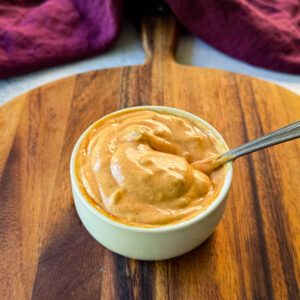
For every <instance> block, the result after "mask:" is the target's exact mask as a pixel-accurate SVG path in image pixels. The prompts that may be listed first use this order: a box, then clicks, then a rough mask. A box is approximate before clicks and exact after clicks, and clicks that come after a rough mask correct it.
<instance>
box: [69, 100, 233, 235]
mask: <svg viewBox="0 0 300 300" xmlns="http://www.w3.org/2000/svg"><path fill="white" fill-rule="evenodd" d="M131 110H133V111H138V110H153V111H157V112H162V113H163V112H169V113H171V114H174V115H177V116H183V117H187V118H188V119H189V120H191V121H192V120H193V121H194V122H195V121H197V122H200V123H201V124H202V125H204V126H205V127H207V128H208V129H209V130H211V131H212V132H213V133H214V135H215V136H216V137H217V138H218V140H219V141H220V142H221V143H222V144H223V145H224V146H225V148H226V149H227V150H229V148H228V146H227V144H226V142H225V140H224V139H223V137H222V136H221V134H220V133H219V132H218V131H217V130H216V129H215V128H214V127H213V126H212V125H210V124H209V123H207V122H206V121H205V120H203V119H202V118H200V117H198V116H196V115H194V114H192V113H190V112H187V111H184V110H181V109H178V108H174V107H168V106H158V105H145V106H133V107H128V108H123V109H119V110H116V111H114V112H111V113H109V114H107V115H104V116H103V117H101V118H99V119H98V120H96V121H95V122H93V123H92V124H91V125H90V126H89V127H88V128H87V129H86V130H85V131H84V132H83V133H82V134H81V136H80V137H79V138H78V140H77V142H76V144H75V146H74V148H73V151H72V155H71V160H70V175H71V183H72V187H73V188H74V189H75V190H76V193H77V195H78V196H79V198H80V201H81V202H82V203H83V204H84V206H85V207H86V208H87V209H88V210H89V211H90V212H92V213H93V214H94V215H95V216H96V217H98V218H100V219H101V220H102V221H104V222H107V223H109V224H110V225H113V226H115V227H118V228H120V229H124V230H127V231H134V232H143V233H148V234H149V233H159V232H171V231H175V230H179V229H183V228H186V227H188V226H191V225H193V224H194V223H197V222H199V221H201V220H202V219H204V218H205V217H207V216H208V215H210V214H212V213H213V212H214V211H215V210H216V209H217V208H218V206H219V205H220V204H221V203H222V202H223V201H224V200H225V199H226V196H227V194H228V191H229V189H230V186H231V182H232V174H233V167H232V162H228V163H226V165H227V173H226V176H225V180H224V184H223V186H222V188H221V191H220V193H219V194H218V196H217V198H216V199H215V200H214V201H213V202H212V203H211V204H210V205H209V206H208V207H207V208H206V209H205V210H204V211H202V212H200V213H199V214H197V215H196V216H194V217H192V218H191V219H188V220H186V221H183V222H180V223H176V224H171V225H163V226H161V227H138V226H135V225H127V224H124V223H121V222H118V221H115V220H113V219H110V218H109V217H107V216H105V215H104V214H102V213H101V212H100V211H98V210H97V209H96V208H95V207H93V206H92V204H90V203H89V202H88V201H87V199H85V196H84V195H83V194H82V192H81V191H80V188H79V185H78V181H77V179H76V174H75V158H76V155H77V151H78V148H79V145H80V144H81V141H82V140H83V138H84V137H85V135H86V134H87V133H88V132H89V130H90V129H91V128H92V127H93V126H94V124H95V123H97V122H99V121H100V120H103V119H106V118H109V117H111V116H113V115H118V114H120V113H123V112H125V111H131Z"/></svg>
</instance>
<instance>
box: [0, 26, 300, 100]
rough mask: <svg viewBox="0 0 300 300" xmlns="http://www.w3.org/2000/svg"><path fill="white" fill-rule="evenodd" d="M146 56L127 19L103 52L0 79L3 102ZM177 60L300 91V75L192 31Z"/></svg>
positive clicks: (181, 44)
mask: <svg viewBox="0 0 300 300" xmlns="http://www.w3.org/2000/svg"><path fill="white" fill-rule="evenodd" d="M144 59H145V55H144V51H143V48H142V44H141V40H140V36H139V32H138V30H137V29H136V28H135V27H134V25H133V24H132V23H130V22H128V21H127V22H125V26H124V28H123V31H122V34H121V36H120V38H119V40H118V41H117V43H116V44H115V45H114V46H113V47H112V48H111V49H110V50H109V51H107V52H106V53H104V54H102V55H99V56H96V57H93V58H90V59H86V60H82V61H79V62H76V63H71V64H66V65H63V66H59V67H54V68H49V69H45V70H41V71H38V72H34V73H30V74H26V75H23V76H17V77H12V78H9V79H4V80H0V105H1V104H4V103H5V102H7V101H9V100H10V99H12V98H14V97H16V96H17V95H20V94H22V93H24V92H26V91H28V90H31V89H33V88H36V87H38V86H40V85H42V84H45V83H47V82H51V81H54V80H57V79H59V78H63V77H66V76H70V75H73V74H78V73H82V72H86V71H91V70H97V69H104V68H111V67H117V66H125V65H136V64H140V63H142V62H143V61H144ZM176 60H177V61H178V62H179V63H181V64H186V65H193V66H198V67H207V68H214V69H222V70H227V71H234V72H237V73H242V74H247V75H250V76H253V77H258V78H262V79H265V80H268V81H272V82H275V83H277V84H279V85H281V86H283V87H285V88H287V89H289V90H291V91H293V92H295V93H297V94H298V95H300V76H298V75H289V74H284V73H279V72H272V71H268V70H265V69H262V68H257V67H253V66H251V65H248V64H246V63H243V62H241V61H238V60H236V59H233V58H231V57H229V56H227V55H224V54H222V53H221V52H219V51H217V50H215V49H214V48H212V47H210V46H208V45H207V44H205V43H204V42H203V41H201V40H199V39H198V38H195V37H193V36H192V35H190V34H188V33H182V35H181V37H180V40H179V44H178V48H177V53H176Z"/></svg>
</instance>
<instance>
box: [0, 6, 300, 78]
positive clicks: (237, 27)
mask: <svg viewBox="0 0 300 300" xmlns="http://www.w3.org/2000/svg"><path fill="white" fill-rule="evenodd" d="M165 1H166V2H167V3H168V4H169V6H170V8H171V10H172V11H173V13H174V14H175V16H176V17H177V19H178V20H179V22H180V23H181V24H182V25H183V26H185V27H186V28H187V29H188V30H189V31H191V32H192V33H193V34H195V35H196V36H197V37H199V38H201V39H202V40H203V41H205V42H207V43H208V44H210V45H211V46H213V47H215V48H216V49H218V50H220V51H222V52H224V53H226V54H228V55H230V56H232V57H234V58H237V59H240V60H242V61H244V62H247V63H249V64H253V65H255V66H259V67H263V68H267V69H271V70H275V71H281V72H287V73H294V74H300V1H299V0H274V1H270V0H217V1H207V0H165ZM125 4H126V3H125ZM125 4H123V1H122V0H84V1H83V0H47V1H41V0H15V1H9V0H0V78H7V77H10V76H14V75H19V74H24V73H26V72H32V71H35V70H39V69H42V68H46V67H50V66H54V65H59V64H65V63H68V62H72V61H76V60H79V59H83V58H87V57H91V56H94V55H97V54H99V53H101V52H103V51H105V50H107V49H108V48H109V47H110V46H111V45H112V43H113V42H114V41H115V40H116V39H117V37H118V35H119V33H120V31H121V27H122V18H123V16H122V12H123V7H122V6H123V5H125Z"/></svg>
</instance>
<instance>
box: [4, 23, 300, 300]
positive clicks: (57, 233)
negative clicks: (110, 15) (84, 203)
mask: <svg viewBox="0 0 300 300" xmlns="http://www.w3.org/2000/svg"><path fill="white" fill-rule="evenodd" d="M142 29H143V30H142V33H143V43H144V48H145V52H146V56H147V60H146V62H145V63H144V64H142V65H139V66H129V67H122V68H113V69H106V70H99V71H93V72H88V73H84V74H79V75H75V76H71V77H68V78H65V79H62V80H59V81H56V82H53V83H50V84H47V85H45V86H42V87H40V88H37V89H35V90H32V91H29V92H28V93H25V94H23V95H21V96H20V97H17V98H16V99H14V100H12V101H10V102H9V103H7V104H5V105H4V106H2V107H1V108H0V129H1V130H0V144H1V147H0V174H1V181H0V299H30V298H32V299H100V298H101V299H154V298H155V299H169V298H170V299H288V298H289V299H296V298H297V297H298V296H299V278H300V274H299V270H300V266H299V256H300V251H299V234H300V231H299V199H300V142H299V140H297V141H291V142H288V143H285V144H281V145H278V146H275V147H273V148H269V149H267V150H263V151H260V152H257V153H254V154H252V155H249V156H247V157H243V158H240V159H238V160H237V161H236V162H235V163H234V178H233V184H232V189H231V192H230V195H229V199H228V200H229V201H228V206H227V208H226V213H225V215H224V217H223V219H222V222H221V223H220V225H219V226H218V228H217V230H216V231H215V233H214V234H213V235H212V236H211V237H210V238H209V239H208V240H207V241H206V242H205V243H204V244H203V245H201V246H200V247H198V248H197V249H195V250H194V251H192V252H190V253H188V254H186V255H184V256H181V257H178V258H175V259H171V260H168V261H158V262H143V261H136V260H132V259H127V258H124V257H122V256H119V255H117V254H114V253H112V252H110V251H109V250H107V249H105V248H104V247H102V246H101V245H100V244H98V243H97V242H96V241H95V240H94V239H93V238H92V237H91V236H90V235H89V234H88V233H87V231H86V230H85V228H84V227H83V225H82V224H81V222H80V220H79V218H78V216H77V214H76V211H75V207H74V203H73V199H72V194H71V184H70V176H69V161H70V155H71V152H72V149H73V147H74V144H75V142H76V140H77V139H78V137H79V136H80V134H81V133H82V132H83V131H84V130H85V129H86V128H87V127H88V126H89V125H90V124H91V123H92V122H94V121H96V120H97V119H99V118H101V117H102V116H103V115H105V114H108V113H110V112H112V111H115V110H117V109H121V108H124V107H129V106H135V105H149V104H153V105H166V106H172V107H176V108H180V109H184V110H187V111H189V112H192V113H194V114H196V115H198V116H200V117H202V118H203V119H205V120H207V121H208V122H209V123H211V124H212V125H213V126H214V127H216V128H217V129H218V130H219V131H220V132H221V134H222V135H223V136H224V138H225V140H226V141H227V142H228V144H229V146H230V147H235V146H238V145H240V144H242V143H244V142H246V141H248V140H251V139H254V138H256V137H259V136H261V135H262V134H264V133H267V132H269V131H271V130H275V129H277V128H279V127H282V126H284V125H287V124H289V123H292V122H295V121H297V120H299V119H300V97H298V96H296V95H295V94H293V93H291V92H289V91H287V90H285V89H283V88H281V87H278V86H277V85H274V84H272V83H268V82H265V81H262V80H258V79H255V78H251V77H248V76H243V75H238V74H235V73H231V72H225V71H219V70H211V69H203V68H196V67H190V66H183V65H179V64H177V63H176V62H175V61H174V51H175V46H176V37H177V34H176V24H175V21H174V19H173V18H172V17H149V18H148V19H145V20H144V22H143V26H142Z"/></svg>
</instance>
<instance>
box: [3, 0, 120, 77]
mask: <svg viewBox="0 0 300 300" xmlns="http://www.w3.org/2000/svg"><path fill="white" fill-rule="evenodd" d="M12 2H13V3H14V4H11V3H12ZM121 12H122V6H121V0H48V1H41V0H39V1H37V0H23V1H22V0H18V1H3V0H0V78H6V77H9V76H13V75H19V74H22V73H25V72H31V71H34V70H38V69H41V68H45V67H50V66H54V65H58V64H63V63H67V62H71V61H75V60H79V59H82V58H85V57H89V56H93V55H96V54H99V53H101V52H102V51H104V50H105V49H106V48H107V47H109V46H110V45H111V44H112V43H113V42H114V40H115V39H116V38H117V36H118V33H119V32H120V29H121V19H122V15H121Z"/></svg>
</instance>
